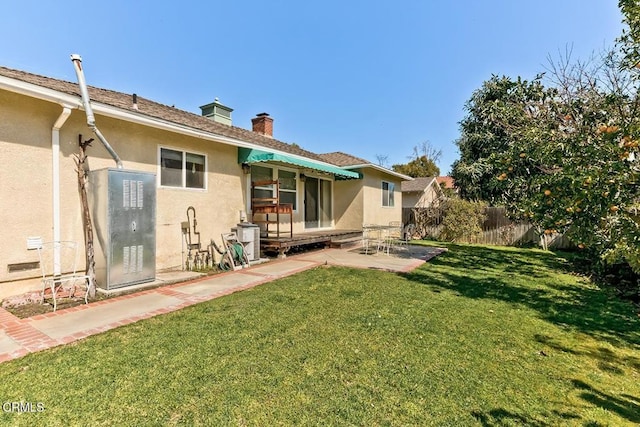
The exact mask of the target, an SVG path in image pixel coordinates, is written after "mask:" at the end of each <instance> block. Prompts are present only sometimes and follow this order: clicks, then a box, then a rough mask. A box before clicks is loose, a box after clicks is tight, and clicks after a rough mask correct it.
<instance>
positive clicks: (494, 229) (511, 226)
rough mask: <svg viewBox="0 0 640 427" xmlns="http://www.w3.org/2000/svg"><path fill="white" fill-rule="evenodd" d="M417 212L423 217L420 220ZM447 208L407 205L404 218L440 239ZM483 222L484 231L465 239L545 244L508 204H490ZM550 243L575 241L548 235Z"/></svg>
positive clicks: (485, 242) (562, 244) (562, 245)
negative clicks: (514, 217)
mask: <svg viewBox="0 0 640 427" xmlns="http://www.w3.org/2000/svg"><path fill="white" fill-rule="evenodd" d="M416 214H417V216H418V217H419V218H421V221H416ZM444 215H445V208H442V207H436V208H403V209H402V222H403V223H404V224H415V225H416V230H417V232H418V233H419V234H420V237H422V238H426V239H438V238H439V237H440V233H441V232H442V220H443V219H444ZM486 215H487V218H486V220H485V221H484V223H483V224H482V226H481V228H482V234H481V235H479V236H472V237H470V238H467V239H465V240H467V241H470V242H472V243H478V244H483V245H505V246H522V245H531V244H541V242H540V237H539V236H538V233H536V230H535V227H534V226H533V225H531V224H530V223H528V222H513V221H511V220H510V219H509V218H507V215H506V210H505V208H499V207H488V208H487V210H486ZM545 238H546V239H547V245H548V247H550V248H554V249H568V248H572V247H574V246H575V245H574V244H573V243H572V242H571V241H570V240H569V239H568V238H567V237H565V236H564V235H562V234H553V235H550V236H545Z"/></svg>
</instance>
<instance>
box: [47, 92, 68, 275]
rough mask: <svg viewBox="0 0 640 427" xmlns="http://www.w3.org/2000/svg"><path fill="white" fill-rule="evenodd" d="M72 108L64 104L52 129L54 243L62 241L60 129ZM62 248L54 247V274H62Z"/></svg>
mask: <svg viewBox="0 0 640 427" xmlns="http://www.w3.org/2000/svg"><path fill="white" fill-rule="evenodd" d="M71 108H72V107H70V106H68V105H64V104H62V112H61V113H60V116H58V119H57V120H56V121H55V123H54V124H53V127H52V128H51V162H52V165H51V166H52V168H51V169H52V175H53V176H52V185H51V187H52V191H53V194H52V196H53V206H52V207H53V241H54V242H59V241H60V129H61V128H62V126H64V124H65V122H66V121H67V119H68V118H69V116H70V115H71ZM60 270H61V264H60V248H58V247H54V251H53V272H54V274H60V273H61V271H60Z"/></svg>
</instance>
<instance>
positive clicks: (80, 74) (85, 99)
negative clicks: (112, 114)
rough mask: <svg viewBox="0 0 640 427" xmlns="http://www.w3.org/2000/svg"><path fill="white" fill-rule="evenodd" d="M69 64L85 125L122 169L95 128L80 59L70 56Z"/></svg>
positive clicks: (109, 146) (114, 154)
mask: <svg viewBox="0 0 640 427" xmlns="http://www.w3.org/2000/svg"><path fill="white" fill-rule="evenodd" d="M71 62H73V67H74V68H75V69H76V75H77V76H78V86H80V95H82V103H83V104H84V112H85V114H86V115H87V125H88V126H89V128H90V129H91V130H92V131H93V133H95V134H96V136H97V137H98V139H99V140H100V142H102V145H104V148H105V149H106V150H107V151H108V152H109V154H111V157H113V160H115V162H116V165H117V166H118V169H122V161H121V160H120V157H118V154H116V152H115V151H114V150H113V148H112V147H111V145H110V144H109V143H108V142H107V139H106V138H105V137H104V136H103V135H102V133H100V131H99V130H98V127H97V126H96V118H95V117H94V115H93V109H92V108H91V102H90V100H89V91H88V90H87V82H86V81H85V79H84V73H83V71H82V58H81V57H80V55H78V54H73V55H71Z"/></svg>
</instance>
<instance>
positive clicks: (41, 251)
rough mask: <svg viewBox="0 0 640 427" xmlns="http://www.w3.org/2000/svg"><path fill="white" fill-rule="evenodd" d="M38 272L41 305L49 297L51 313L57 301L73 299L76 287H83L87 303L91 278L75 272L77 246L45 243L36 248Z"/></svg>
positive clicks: (63, 243) (69, 243) (64, 242)
mask: <svg viewBox="0 0 640 427" xmlns="http://www.w3.org/2000/svg"><path fill="white" fill-rule="evenodd" d="M37 249H38V257H39V258H40V270H41V272H42V299H41V300H40V303H41V304H44V300H45V298H46V297H47V293H49V294H50V295H51V298H52V300H53V311H56V309H57V308H58V299H59V298H62V297H65V296H68V297H71V298H72V297H74V296H75V292H76V287H77V286H78V285H83V286H85V293H84V302H85V304H87V303H88V297H89V289H90V285H91V278H90V277H89V276H88V275H86V274H84V273H78V272H77V271H76V263H77V259H78V244H77V243H76V242H72V241H55V242H45V243H41V244H40V245H39V246H38V248H37Z"/></svg>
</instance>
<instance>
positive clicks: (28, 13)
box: [0, 0, 622, 174]
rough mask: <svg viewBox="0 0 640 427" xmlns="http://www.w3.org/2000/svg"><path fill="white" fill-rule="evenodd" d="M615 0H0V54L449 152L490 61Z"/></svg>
mask: <svg viewBox="0 0 640 427" xmlns="http://www.w3.org/2000/svg"><path fill="white" fill-rule="evenodd" d="M621 19H622V16H621V14H620V12H619V10H618V8H617V1H615V0H609V1H607V0H536V1H533V0H530V1H519V0H482V1H479V0H458V1H455V0H452V1H428V0H396V1H395V2H390V1H379V0H369V1H360V0H352V1H346V0H342V1H335V0H324V1H321V2H315V1H293V0H290V1H283V0H271V1H264V0H263V1H254V0H244V1H243V0H227V1H217V0H210V1H189V0H183V1H180V2H177V1H154V2H148V1H135V0H134V1H132V0H126V1H121V0H111V1H102V2H96V1H86V0H84V1H67V0H59V1H56V2H42V1H35V0H22V1H19V2H18V1H10V2H7V4H5V5H4V6H3V13H2V14H1V15H0V55H1V56H0V58H1V60H0V65H3V66H6V67H10V68H17V69H21V70H24V71H29V72H33V73H37V74H43V75H46V76H50V77H56V78H61V79H64V80H68V81H73V82H75V81H76V78H75V74H74V71H73V67H72V64H71V61H70V60H69V55H70V54H71V53H79V54H81V55H82V57H83V65H84V69H85V75H86V78H87V82H88V84H90V85H93V86H100V87H104V88H108V89H113V90H117V91H122V92H126V93H137V94H138V95H139V96H142V97H145V98H149V99H153V100H155V101H158V102H161V103H164V104H168V105H175V106H176V107H177V108H180V109H183V110H187V111H191V112H194V113H198V114H199V113H200V109H199V108H198V107H199V106H200V105H204V104H207V103H209V102H211V101H213V99H214V98H215V97H218V98H220V101H221V102H222V103H224V104H226V105H228V106H230V107H232V108H234V112H233V123H234V125H236V126H240V127H244V128H250V127H251V118H252V117H253V116H255V114H257V113H260V112H268V113H269V114H270V115H271V116H272V117H273V118H274V136H275V137H276V138H278V139H280V140H282V141H285V142H290V143H293V142H295V143H297V144H299V145H300V146H302V147H303V148H305V149H308V150H311V151H314V152H319V153H324V152H331V151H344V152H347V153H350V154H353V155H356V156H359V157H363V158H365V159H367V160H370V161H372V162H374V163H376V162H377V157H378V156H388V162H389V164H394V163H406V162H407V161H408V156H410V155H411V153H412V151H413V147H414V146H417V145H420V144H421V143H423V142H424V141H429V142H430V143H431V145H432V146H434V147H435V148H437V149H441V150H442V153H443V155H442V158H441V161H440V164H439V166H440V168H441V172H442V174H445V173H446V172H448V171H449V169H450V165H451V163H452V162H453V161H454V160H455V159H456V158H457V157H458V153H457V150H456V147H455V145H454V141H455V140H456V139H457V138H458V136H459V127H458V122H459V121H460V120H461V119H462V118H463V117H464V114H465V112H464V104H465V102H466V101H467V100H468V99H469V97H470V96H471V93H472V92H473V91H474V90H476V89H478V88H479V87H480V86H481V85H482V82H483V81H485V80H487V79H489V78H490V77H491V75H492V74H498V75H508V76H512V77H516V76H522V77H523V78H526V79H531V78H533V77H534V76H535V75H536V74H537V73H539V72H541V71H544V69H545V65H546V64H547V57H548V56H549V55H551V56H552V57H555V58H557V57H558V53H559V52H560V51H564V50H565V48H566V47H567V46H571V47H572V49H573V57H574V58H583V59H584V58H587V57H588V56H589V55H590V54H591V53H592V52H593V51H598V50H601V49H603V48H606V47H611V46H613V44H614V41H615V38H616V37H618V36H619V35H620V33H621V31H622V24H621Z"/></svg>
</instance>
